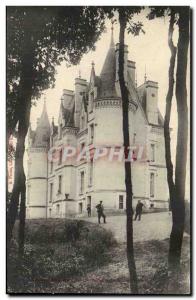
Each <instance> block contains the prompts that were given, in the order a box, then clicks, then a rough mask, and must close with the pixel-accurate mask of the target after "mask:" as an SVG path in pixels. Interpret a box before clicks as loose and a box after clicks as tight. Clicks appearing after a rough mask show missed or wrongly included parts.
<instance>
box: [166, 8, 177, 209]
mask: <svg viewBox="0 0 196 300" xmlns="http://www.w3.org/2000/svg"><path fill="white" fill-rule="evenodd" d="M174 22H175V12H174V11H172V12H171V17H170V24H169V30H168V45H169V48H170V51H171V57H170V66H169V74H168V75H169V88H168V92H167V96H166V108H165V120H164V137H165V160H166V167H167V181H168V187H169V197H170V209H171V210H172V204H173V199H175V185H174V180H173V164H172V160H171V145H170V140H171V138H170V128H169V123H170V116H171V107H172V98H173V90H174V68H175V61H176V47H175V46H174V44H173V31H174Z"/></svg>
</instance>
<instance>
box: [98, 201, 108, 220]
mask: <svg viewBox="0 0 196 300" xmlns="http://www.w3.org/2000/svg"><path fill="white" fill-rule="evenodd" d="M96 209H97V214H98V223H99V224H100V219H101V217H102V218H103V222H104V223H106V216H105V214H104V212H103V211H104V207H103V204H102V201H100V203H99V204H97V205H96Z"/></svg>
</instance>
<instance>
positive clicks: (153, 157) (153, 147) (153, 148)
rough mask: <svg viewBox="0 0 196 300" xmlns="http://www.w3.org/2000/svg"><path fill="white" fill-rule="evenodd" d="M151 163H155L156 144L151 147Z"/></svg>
mask: <svg viewBox="0 0 196 300" xmlns="http://www.w3.org/2000/svg"><path fill="white" fill-rule="evenodd" d="M150 161H151V162H154V161H155V144H151V145H150Z"/></svg>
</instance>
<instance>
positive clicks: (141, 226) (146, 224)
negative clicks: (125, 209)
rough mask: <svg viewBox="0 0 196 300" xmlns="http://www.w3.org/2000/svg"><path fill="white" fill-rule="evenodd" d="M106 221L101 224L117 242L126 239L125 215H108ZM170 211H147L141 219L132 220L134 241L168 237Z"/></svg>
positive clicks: (94, 220) (89, 219)
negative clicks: (112, 234) (110, 232)
mask: <svg viewBox="0 0 196 300" xmlns="http://www.w3.org/2000/svg"><path fill="white" fill-rule="evenodd" d="M84 219H85V220H87V221H89V222H93V223H97V217H90V218H87V217H85V218H84ZM106 221H107V223H106V224H101V226H103V227H104V228H105V229H108V230H111V231H112V232H113V233H114V236H115V238H116V239H117V241H118V242H120V243H123V242H125V240H126V230H125V228H126V216H125V215H120V216H108V217H107V220H106ZM171 221H172V220H171V213H169V212H161V213H148V214H143V215H142V218H141V221H134V222H133V230H134V241H136V242H140V241H149V240H163V239H165V238H169V236H170V232H171Z"/></svg>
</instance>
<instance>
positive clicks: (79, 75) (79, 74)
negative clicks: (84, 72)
mask: <svg viewBox="0 0 196 300" xmlns="http://www.w3.org/2000/svg"><path fill="white" fill-rule="evenodd" d="M78 77H79V78H81V70H80V69H79V71H78Z"/></svg>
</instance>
